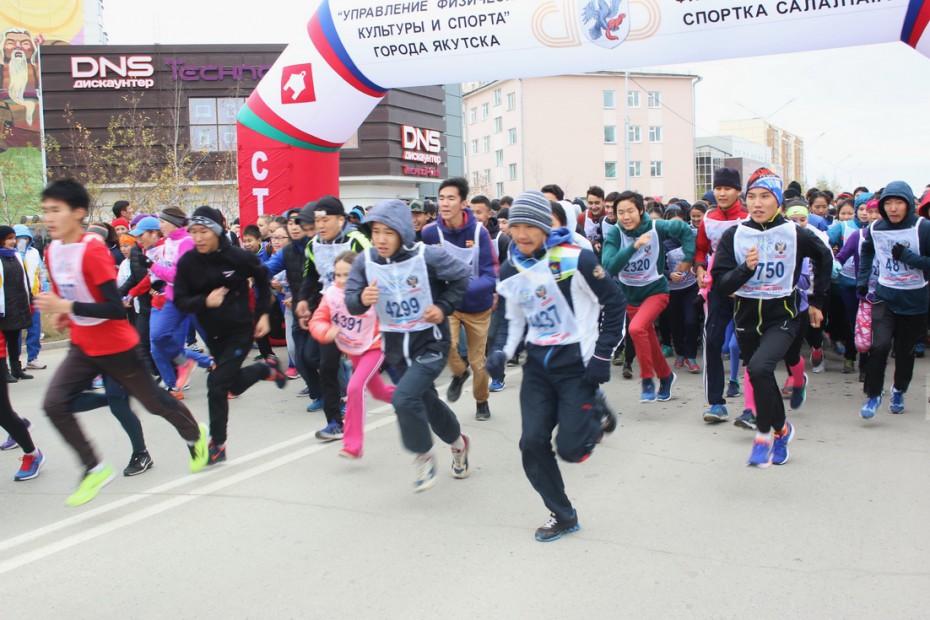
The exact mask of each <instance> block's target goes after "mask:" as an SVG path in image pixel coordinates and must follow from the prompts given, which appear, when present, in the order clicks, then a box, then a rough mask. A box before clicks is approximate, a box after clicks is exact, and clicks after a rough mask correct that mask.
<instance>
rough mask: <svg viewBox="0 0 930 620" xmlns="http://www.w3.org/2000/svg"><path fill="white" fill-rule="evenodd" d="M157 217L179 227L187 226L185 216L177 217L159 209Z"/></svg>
mask: <svg viewBox="0 0 930 620" xmlns="http://www.w3.org/2000/svg"><path fill="white" fill-rule="evenodd" d="M158 217H159V218H161V219H163V220H165V221H166V222H168V223H169V224H174V225H175V226H177V227H179V228H182V227H184V226H187V218H183V217H178V216H176V215H171V214H170V213H166V212H164V211H159V212H158Z"/></svg>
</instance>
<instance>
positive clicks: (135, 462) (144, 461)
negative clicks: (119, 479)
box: [123, 450, 155, 477]
mask: <svg viewBox="0 0 930 620" xmlns="http://www.w3.org/2000/svg"><path fill="white" fill-rule="evenodd" d="M154 465H155V461H153V460H152V457H151V456H149V453H148V451H146V450H143V451H142V452H133V453H132V456H131V457H129V465H127V466H126V467H125V468H124V469H123V475H124V476H126V477H129V476H138V475H139V474H144V473H145V472H146V471H148V470H149V469H151V468H152V467H153V466H154Z"/></svg>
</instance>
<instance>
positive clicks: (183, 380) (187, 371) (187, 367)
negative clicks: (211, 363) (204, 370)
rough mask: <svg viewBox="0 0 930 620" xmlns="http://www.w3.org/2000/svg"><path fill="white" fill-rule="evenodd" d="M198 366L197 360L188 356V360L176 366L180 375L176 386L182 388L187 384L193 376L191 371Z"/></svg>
mask: <svg viewBox="0 0 930 620" xmlns="http://www.w3.org/2000/svg"><path fill="white" fill-rule="evenodd" d="M195 368H197V362H195V361H194V360H192V359H190V358H188V359H187V361H186V362H184V363H183V364H181V365H180V366H178V367H176V368H175V371H176V372H177V375H178V380H177V381H176V382H175V384H174V385H175V386H177V387H178V388H182V387H184V386H185V385H187V382H188V380H190V378H191V373H192V372H193V371H194V369H195Z"/></svg>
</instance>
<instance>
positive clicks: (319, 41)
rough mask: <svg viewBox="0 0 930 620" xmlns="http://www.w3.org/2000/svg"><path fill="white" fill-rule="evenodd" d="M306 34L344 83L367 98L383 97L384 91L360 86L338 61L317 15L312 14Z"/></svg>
mask: <svg viewBox="0 0 930 620" xmlns="http://www.w3.org/2000/svg"><path fill="white" fill-rule="evenodd" d="M307 33H308V34H309V35H310V40H311V41H312V42H313V45H314V46H316V49H317V51H318V52H319V53H320V56H322V57H323V60H325V61H326V64H328V65H329V66H330V67H332V69H333V71H335V72H336V73H338V74H339V76H340V77H341V78H342V79H343V80H345V81H346V83H348V84H350V85H351V86H352V87H353V88H354V89H356V90H357V91H359V92H360V93H364V94H366V95H368V96H369V97H376V98H378V99H380V98H382V97H384V95H385V91H379V90H374V89H372V88H369V87H368V86H366V85H364V84H362V83H361V82H360V81H359V80H358V78H357V77H355V75H353V74H352V72H351V71H350V70H349V68H348V67H346V66H345V65H344V64H343V62H342V61H341V60H340V59H339V56H337V55H336V52H335V51H334V50H333V47H332V45H330V44H329V39H327V38H326V34H325V33H324V32H323V27H322V26H321V25H320V17H319V14H317V13H314V15H313V18H312V19H311V20H310V23H309V24H307Z"/></svg>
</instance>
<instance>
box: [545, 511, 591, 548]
mask: <svg viewBox="0 0 930 620" xmlns="http://www.w3.org/2000/svg"><path fill="white" fill-rule="evenodd" d="M580 528H581V526H580V525H578V513H577V512H576V513H575V514H573V515H572V518H571V519H569V520H568V521H559V520H558V518H556V516H555V514H552V513H550V514H549V520H548V521H546V522H545V523H544V524H543V526H542V527H540V528H537V529H536V540H538V541H539V542H552V541H553V540H558V539H560V538H562V534H571V533H572V532H577V531H578V530H579V529H580Z"/></svg>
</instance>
